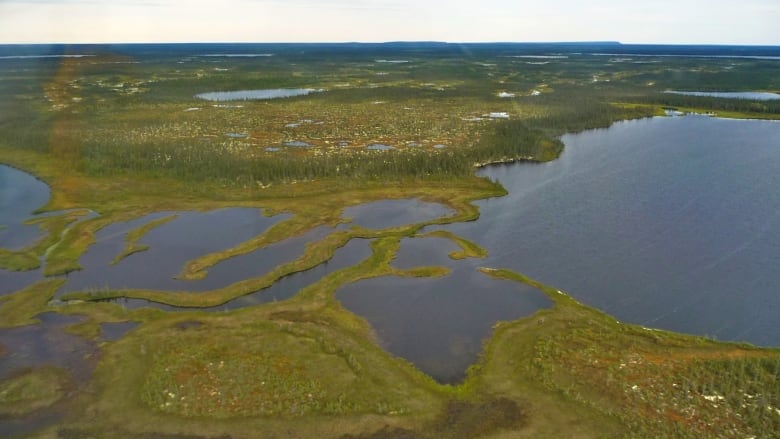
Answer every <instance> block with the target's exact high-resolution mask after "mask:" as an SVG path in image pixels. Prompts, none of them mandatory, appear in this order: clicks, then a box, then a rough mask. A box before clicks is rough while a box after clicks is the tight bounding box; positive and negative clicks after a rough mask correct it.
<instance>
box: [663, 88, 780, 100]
mask: <svg viewBox="0 0 780 439" xmlns="http://www.w3.org/2000/svg"><path fill="white" fill-rule="evenodd" d="M666 93H671V94H677V95H686V96H705V97H712V98H726V99H750V100H756V101H771V100H775V99H780V94H777V93H767V92H758V91H740V92H712V91H675V90H669V91H667V92H666Z"/></svg>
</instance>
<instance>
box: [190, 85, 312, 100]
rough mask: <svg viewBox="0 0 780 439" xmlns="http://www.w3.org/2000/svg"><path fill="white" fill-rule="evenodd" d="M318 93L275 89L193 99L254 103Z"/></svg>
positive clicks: (210, 93)
mask: <svg viewBox="0 0 780 439" xmlns="http://www.w3.org/2000/svg"><path fill="white" fill-rule="evenodd" d="M318 91H321V90H316V89H313V88H275V89H264V90H236V91H214V92H208V93H200V94H196V95H195V97H196V98H198V99H205V100H207V101H215V102H224V101H254V100H268V99H281V98H291V97H294V96H305V95H308V94H310V93H315V92H318Z"/></svg>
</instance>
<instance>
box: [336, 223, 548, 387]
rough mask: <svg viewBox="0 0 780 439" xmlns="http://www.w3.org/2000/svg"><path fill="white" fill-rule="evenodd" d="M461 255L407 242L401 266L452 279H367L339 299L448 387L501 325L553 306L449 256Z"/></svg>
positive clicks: (441, 245)
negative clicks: (440, 269)
mask: <svg viewBox="0 0 780 439" xmlns="http://www.w3.org/2000/svg"><path fill="white" fill-rule="evenodd" d="M458 249H459V247H458V246H457V245H455V244H454V243H453V242H452V241H450V240H448V239H443V238H407V239H404V240H403V241H402V242H401V248H400V250H399V252H398V257H397V259H396V261H394V263H393V266H395V267H396V268H400V269H408V268H413V267H417V266H423V265H443V266H446V267H448V268H450V269H451V270H452V272H451V273H450V274H449V275H447V276H444V277H440V278H401V277H395V276H386V277H380V278H374V279H367V280H363V281H359V282H356V283H353V284H349V285H345V286H343V287H342V288H340V289H339V290H338V292H337V297H338V299H339V301H341V302H342V304H343V305H344V307H346V308H347V309H349V310H350V311H352V312H354V313H356V314H358V315H360V316H362V317H364V318H365V319H366V320H368V321H369V322H370V323H371V326H372V327H373V328H374V331H375V333H376V336H377V338H378V339H379V342H380V344H381V345H382V347H383V348H385V349H386V350H387V351H389V352H391V353H393V354H395V355H398V356H400V357H403V358H406V359H407V360H409V361H411V362H412V363H414V365H415V366H416V367H417V368H419V369H420V370H422V371H423V372H425V373H427V374H429V375H431V376H432V377H433V378H435V379H436V380H437V381H439V382H443V383H456V382H459V381H461V380H462V379H463V377H464V376H465V373H466V370H467V369H468V367H469V366H471V365H472V364H474V363H475V362H476V360H477V358H478V356H479V353H480V352H481V351H482V343H483V342H484V341H485V340H486V339H488V338H489V337H490V335H491V332H492V328H493V326H494V325H495V324H496V323H497V322H499V321H511V320H517V319H519V318H522V317H526V316H528V315H530V314H532V313H533V312H535V311H537V310H539V309H542V308H545V307H548V306H550V305H551V302H550V300H549V299H548V298H547V297H546V296H545V295H544V294H543V293H542V292H541V291H539V290H536V289H534V288H531V287H529V286H526V285H523V284H519V283H517V282H510V281H504V280H498V279H493V278H490V277H488V276H486V275H484V274H482V273H480V272H478V271H477V268H478V267H480V266H482V265H483V263H484V261H483V260H462V261H454V260H452V259H450V258H449V257H448V256H447V255H448V254H449V253H450V252H452V251H455V250H458Z"/></svg>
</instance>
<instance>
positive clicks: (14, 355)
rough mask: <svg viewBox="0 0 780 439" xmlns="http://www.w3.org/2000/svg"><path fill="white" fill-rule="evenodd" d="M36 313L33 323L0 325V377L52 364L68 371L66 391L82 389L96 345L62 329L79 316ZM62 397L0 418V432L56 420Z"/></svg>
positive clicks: (29, 428)
mask: <svg viewBox="0 0 780 439" xmlns="http://www.w3.org/2000/svg"><path fill="white" fill-rule="evenodd" d="M38 317H39V319H40V320H41V323H40V324H37V325H30V326H23V327H19V328H10V329H0V348H2V349H1V350H3V351H5V352H4V353H2V354H0V380H4V379H7V378H9V377H12V376H14V375H15V374H19V373H24V372H25V371H29V370H31V369H35V368H39V367H42V366H53V367H57V368H61V369H63V370H66V371H68V373H69V378H70V380H71V383H70V385H69V389H68V390H69V392H74V391H75V392H78V391H80V390H82V389H83V387H84V386H85V385H86V383H87V381H88V380H89V378H90V377H91V376H92V372H93V371H94V369H95V365H96V364H97V359H98V355H97V354H98V348H97V346H96V345H95V343H93V342H90V341H87V340H85V339H83V338H81V337H76V336H74V335H70V334H66V333H65V332H64V330H63V327H64V326H67V325H69V324H73V323H77V322H79V321H81V320H82V319H81V318H79V317H67V316H62V315H59V314H54V313H45V314H41V315H40V316H38ZM68 396H70V397H72V396H73V394H72V393H71V394H69V395H68ZM66 398H67V396H66ZM62 401H65V400H62ZM62 401H61V402H60V403H59V404H55V405H54V406H52V407H49V408H46V409H42V410H37V411H35V412H33V413H31V414H29V415H27V416H21V417H15V418H13V419H5V418H0V436H3V437H11V436H16V435H25V434H29V433H32V432H34V431H37V430H41V429H43V428H46V427H47V426H49V425H52V424H54V423H56V422H58V421H59V420H60V419H61V418H62V412H63V410H64V407H63V403H62Z"/></svg>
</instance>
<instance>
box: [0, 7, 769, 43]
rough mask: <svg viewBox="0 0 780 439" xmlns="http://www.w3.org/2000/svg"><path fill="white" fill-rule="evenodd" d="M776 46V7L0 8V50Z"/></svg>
mask: <svg viewBox="0 0 780 439" xmlns="http://www.w3.org/2000/svg"><path fill="white" fill-rule="evenodd" d="M347 41H349V42H353V41H357V42H383V41H447V42H497V41H505V42H560V41H620V42H623V43H668V44H754V45H755V44H758V45H780V0H738V1H735V0H708V1H702V0H642V1H635V0H618V1H613V0H587V1H575V0H535V1H529V0H452V1H444V0H428V1H426V0H209V1H207V0H0V44H7V43H141V42H347Z"/></svg>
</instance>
